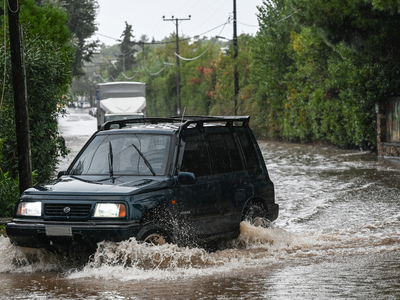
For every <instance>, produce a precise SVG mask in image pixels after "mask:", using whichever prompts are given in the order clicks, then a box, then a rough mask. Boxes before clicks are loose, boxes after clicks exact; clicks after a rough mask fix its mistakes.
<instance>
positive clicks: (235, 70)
mask: <svg viewBox="0 0 400 300" xmlns="http://www.w3.org/2000/svg"><path fill="white" fill-rule="evenodd" d="M233 51H234V52H233V53H234V54H233V63H234V71H233V73H234V85H235V96H234V99H235V116H237V100H238V94H239V72H238V65H237V57H238V42H237V22H236V0H233Z"/></svg>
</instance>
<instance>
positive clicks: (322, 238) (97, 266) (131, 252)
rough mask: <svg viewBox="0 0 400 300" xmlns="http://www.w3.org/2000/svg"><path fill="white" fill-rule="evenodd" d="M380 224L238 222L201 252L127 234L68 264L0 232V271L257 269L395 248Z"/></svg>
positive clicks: (134, 273) (153, 274)
mask: <svg viewBox="0 0 400 300" xmlns="http://www.w3.org/2000/svg"><path fill="white" fill-rule="evenodd" d="M397 218H399V216H397ZM380 226H384V224H373V223H371V224H369V225H368V226H366V227H365V228H364V230H365V231H366V232H368V234H363V233H360V232H353V231H351V230H342V231H337V232H330V233H322V232H313V233H310V232H308V233H301V234H299V233H291V232H289V231H286V230H284V229H281V228H262V227H254V226H252V225H250V224H249V223H247V222H242V224H241V234H240V236H239V237H238V238H237V239H236V240H234V241H232V242H231V243H230V244H229V245H227V246H229V247H227V248H226V249H224V250H220V251H216V252H207V251H206V250H204V249H201V248H187V247H178V246H177V245H173V244H166V245H162V246H151V245H148V244H143V243H138V242H137V241H136V240H135V239H134V238H132V239H130V240H127V241H123V242H119V243H113V242H102V243H99V244H98V248H97V251H96V253H94V254H93V255H92V256H91V257H90V259H89V261H88V262H87V263H86V264H84V265H81V266H78V267H77V266H76V265H73V266H71V257H70V256H66V257H63V256H60V255H55V254H53V253H50V252H48V251H46V250H43V249H28V248H21V247H16V246H13V245H11V244H10V241H9V239H8V238H5V237H0V256H1V257H2V258H3V259H2V260H1V262H0V273H7V272H10V273H35V272H53V271H57V272H62V273H63V274H64V275H65V276H66V278H68V279H82V278H91V279H103V280H104V279H106V280H119V281H130V280H135V281H138V280H147V279H157V280H173V279H177V278H185V277H193V276H208V275H212V274H220V273H229V272H230V271H231V270H238V269H243V268H257V267H258V266H260V265H265V264H267V263H269V264H275V263H280V262H285V263H289V262H290V261H292V262H293V261H297V260H299V259H308V260H309V259H315V260H317V261H318V260H320V259H322V260H325V259H326V258H327V257H329V256H332V255H338V254H340V255H355V254H373V253H381V252H382V251H399V250H400V234H399V232H396V233H393V234H392V235H382V234H381V232H380V230H379V227H380ZM374 230H376V231H377V234H374Z"/></svg>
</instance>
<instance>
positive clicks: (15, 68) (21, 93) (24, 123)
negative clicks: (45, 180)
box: [8, 0, 33, 194]
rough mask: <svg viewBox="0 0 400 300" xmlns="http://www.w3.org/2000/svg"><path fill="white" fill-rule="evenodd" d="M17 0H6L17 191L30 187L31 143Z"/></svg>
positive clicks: (21, 191)
mask: <svg viewBox="0 0 400 300" xmlns="http://www.w3.org/2000/svg"><path fill="white" fill-rule="evenodd" d="M18 13H19V4H18V0H8V24H9V32H10V49H11V65H12V79H13V90H14V107H15V129H16V136H17V151H18V171H19V191H20V193H21V194H22V193H23V191H24V190H26V189H27V188H30V187H32V182H33V181H32V163H31V150H30V149H31V143H30V136H29V134H30V133H29V114H28V98H27V92H26V74H25V68H24V65H23V63H22V55H21V43H20V39H19V37H20V27H19V15H18Z"/></svg>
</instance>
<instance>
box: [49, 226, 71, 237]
mask: <svg viewBox="0 0 400 300" xmlns="http://www.w3.org/2000/svg"><path fill="white" fill-rule="evenodd" d="M46 235H47V236H72V228H71V227H65V226H46Z"/></svg>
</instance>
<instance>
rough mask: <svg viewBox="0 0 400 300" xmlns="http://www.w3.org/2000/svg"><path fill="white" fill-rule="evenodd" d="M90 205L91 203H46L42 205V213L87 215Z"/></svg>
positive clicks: (49, 214)
mask: <svg viewBox="0 0 400 300" xmlns="http://www.w3.org/2000/svg"><path fill="white" fill-rule="evenodd" d="M91 207H92V205H91V204H71V203H69V204H58V203H57V204H53V203H46V204H45V205H44V213H45V215H46V216H53V217H65V216H69V217H87V216H88V215H89V212H90V209H91Z"/></svg>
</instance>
